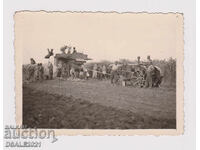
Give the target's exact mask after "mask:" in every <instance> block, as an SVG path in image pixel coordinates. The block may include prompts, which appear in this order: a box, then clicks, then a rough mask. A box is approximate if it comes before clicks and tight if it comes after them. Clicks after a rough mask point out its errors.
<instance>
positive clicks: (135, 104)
mask: <svg viewBox="0 0 200 150" xmlns="http://www.w3.org/2000/svg"><path fill="white" fill-rule="evenodd" d="M23 125H26V126H27V127H37V128H66V129H175V128H176V89H175V88H169V87H160V88H152V89H148V88H147V89H146V88H133V87H122V86H113V85H111V84H110V83H109V81H97V80H89V81H78V82H73V81H60V80H51V81H42V82H36V83H30V84H26V85H24V86H23Z"/></svg>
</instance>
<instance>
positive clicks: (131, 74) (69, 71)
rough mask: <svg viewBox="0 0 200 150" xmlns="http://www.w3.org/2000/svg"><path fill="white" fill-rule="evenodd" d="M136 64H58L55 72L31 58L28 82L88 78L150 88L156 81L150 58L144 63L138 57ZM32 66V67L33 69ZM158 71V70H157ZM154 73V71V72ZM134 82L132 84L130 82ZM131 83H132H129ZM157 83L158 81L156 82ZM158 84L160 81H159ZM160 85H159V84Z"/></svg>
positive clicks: (50, 67) (48, 65) (49, 63)
mask: <svg viewBox="0 0 200 150" xmlns="http://www.w3.org/2000/svg"><path fill="white" fill-rule="evenodd" d="M137 59H138V63H137V64H136V65H134V66H131V65H130V64H126V63H120V62H118V61H116V62H115V63H114V64H100V63H94V64H92V65H90V66H87V64H86V65H85V64H83V65H80V66H78V67H77V65H73V64H67V63H58V65H57V66H56V71H54V66H53V64H52V63H51V62H50V61H49V62H48V64H47V65H46V64H42V63H38V64H36V62H35V60H34V59H33V58H31V59H30V64H31V65H32V67H30V66H29V67H28V69H29V75H28V79H29V80H30V79H31V78H33V80H40V81H41V80H47V79H49V80H52V79H53V78H54V77H57V78H59V79H66V80H67V79H73V80H74V79H82V80H88V79H89V78H93V79H98V80H110V82H111V84H118V83H120V84H123V85H124V86H126V85H128V84H132V85H135V86H140V87H144V86H145V87H152V86H153V85H154V81H155V80H156V79H157V77H156V78H155V77H154V76H153V75H152V70H153V71H154V70H155V69H156V67H155V66H154V65H153V62H152V60H151V58H150V56H147V61H146V62H141V61H140V57H138V58H137ZM33 66H34V67H33ZM157 70H158V71H159V68H157ZM154 72H155V71H154ZM132 81H134V83H133V82H132ZM131 82H132V83H131ZM157 82H158V81H157ZM159 82H160V81H159ZM159 84H160V83H159Z"/></svg>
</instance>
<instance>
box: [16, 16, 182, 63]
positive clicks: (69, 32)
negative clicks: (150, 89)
mask: <svg viewBox="0 0 200 150" xmlns="http://www.w3.org/2000/svg"><path fill="white" fill-rule="evenodd" d="M179 18H180V15H176V14H145V13H144V14H137V13H136V14H131V13H122V14H119V13H71V12H68V13H59V12H57V13H47V12H19V13H18V14H16V15H15V31H17V32H15V33H16V34H15V39H16V41H15V42H16V43H17V44H16V45H18V47H17V49H20V50H21V51H22V53H23V57H22V58H23V63H24V64H26V63H29V62H30V58H34V59H35V60H36V62H44V61H45V59H44V56H45V55H46V54H47V48H50V49H51V48H52V49H54V54H56V53H61V51H60V48H61V47H62V46H63V45H69V46H72V47H76V49H77V51H78V52H83V53H85V54H87V55H88V57H89V58H92V59H93V61H101V60H109V61H115V60H119V59H129V60H135V59H136V58H137V56H140V57H141V60H146V57H147V55H151V58H152V59H167V58H169V57H172V58H176V54H177V52H176V51H177V43H178V42H177V41H178V39H180V38H182V37H181V34H180V30H179V28H180V27H181V26H180V19H179Z"/></svg>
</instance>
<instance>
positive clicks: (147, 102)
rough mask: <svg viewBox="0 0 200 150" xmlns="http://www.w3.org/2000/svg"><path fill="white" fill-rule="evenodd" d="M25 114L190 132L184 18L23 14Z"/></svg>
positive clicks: (19, 67) (20, 108)
mask: <svg viewBox="0 0 200 150" xmlns="http://www.w3.org/2000/svg"><path fill="white" fill-rule="evenodd" d="M14 18H15V53H16V55H15V56H16V57H15V60H16V62H15V63H16V80H17V81H16V82H17V87H16V88H17V89H18V90H17V92H18V93H17V99H16V103H17V105H16V107H17V119H18V120H19V122H20V123H21V124H22V125H23V126H26V127H28V128H38V129H43V128H44V129H111V130H112V129H117V130H138V129H144V130H146V129H162V130H164V129H172V130H174V131H177V130H178V129H179V131H180V130H181V132H182V129H183V104H182V103H183V64H182V63H183V16H182V14H178V13H168V14H167V13H166V14H159V13H154V14H148V13H117V12H106V13H102V12H45V11H38V12H31V11H21V12H16V14H15V16H14Z"/></svg>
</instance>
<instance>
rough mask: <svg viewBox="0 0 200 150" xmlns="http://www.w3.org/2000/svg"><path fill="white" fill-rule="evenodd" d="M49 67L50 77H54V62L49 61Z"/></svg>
mask: <svg viewBox="0 0 200 150" xmlns="http://www.w3.org/2000/svg"><path fill="white" fill-rule="evenodd" d="M48 69H49V79H50V80H52V79H53V64H52V63H51V62H50V61H49V62H48Z"/></svg>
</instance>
